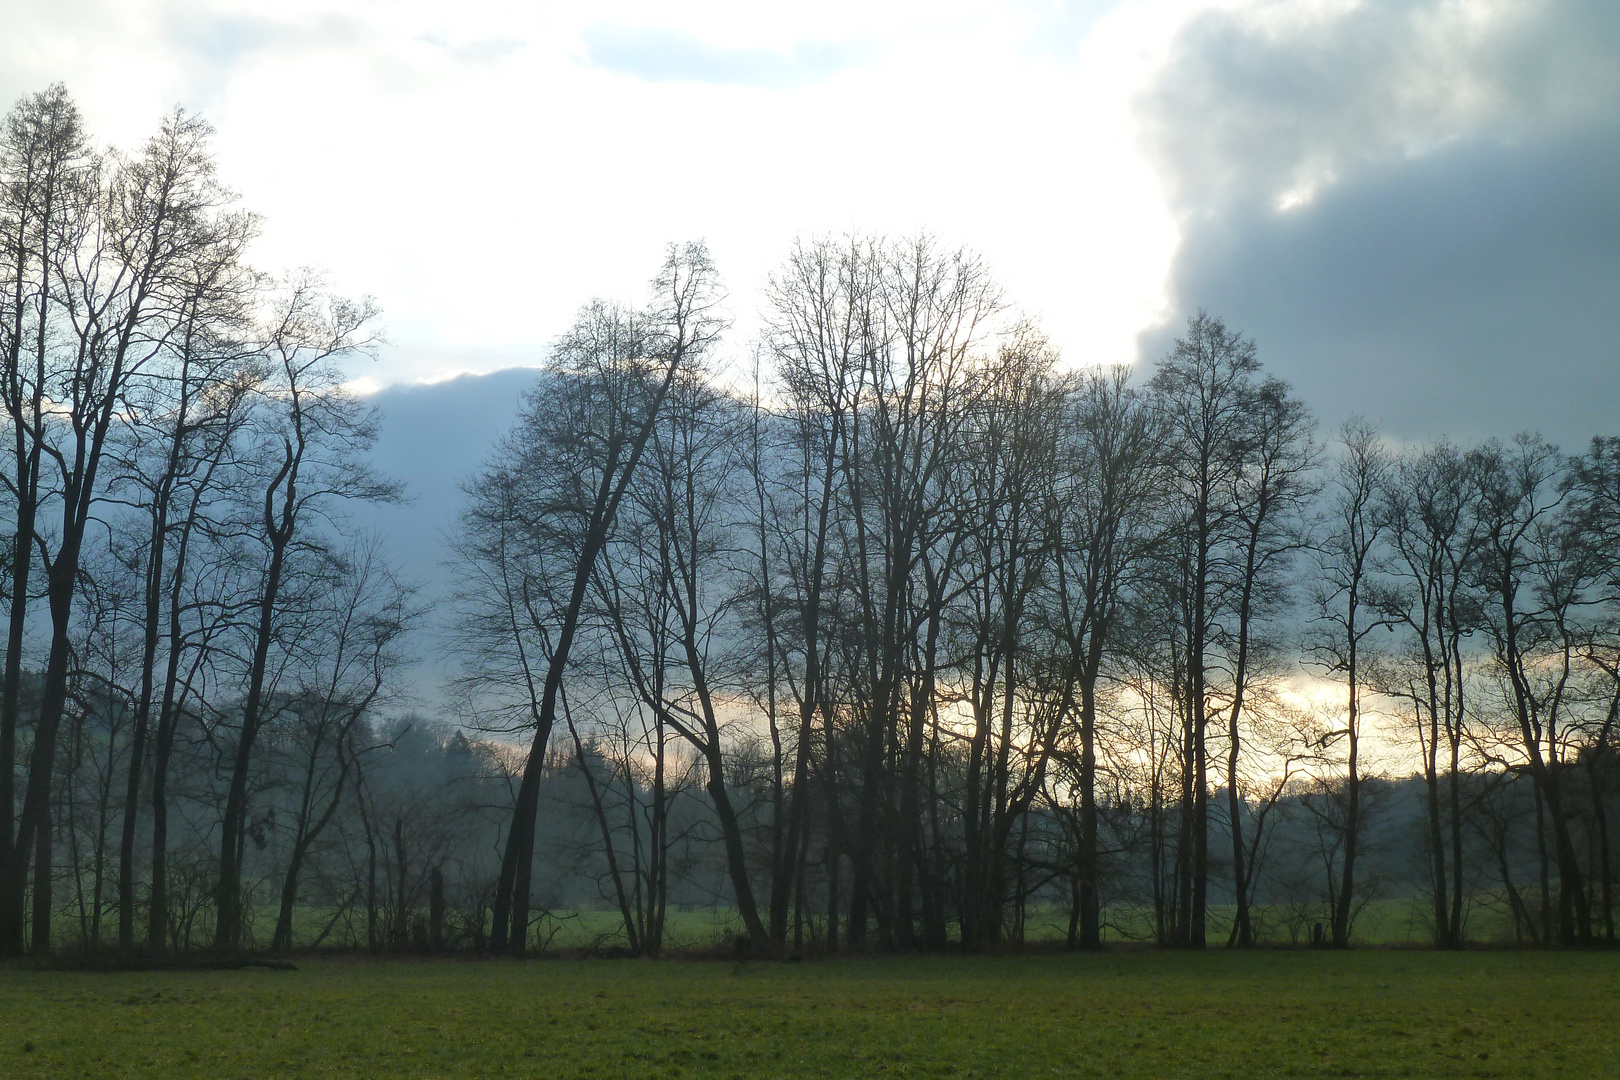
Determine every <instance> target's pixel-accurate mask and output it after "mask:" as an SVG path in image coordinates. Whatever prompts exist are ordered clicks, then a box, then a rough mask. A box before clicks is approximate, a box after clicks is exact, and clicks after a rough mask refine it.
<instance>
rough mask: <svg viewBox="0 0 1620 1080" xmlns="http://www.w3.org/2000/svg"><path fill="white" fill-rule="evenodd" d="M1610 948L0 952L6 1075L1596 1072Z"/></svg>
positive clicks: (1610, 975) (1616, 982)
mask: <svg viewBox="0 0 1620 1080" xmlns="http://www.w3.org/2000/svg"><path fill="white" fill-rule="evenodd" d="M1614 1075H1620V954H1616V953H1612V952H1610V953H1601V952H1581V953H1575V952H1560V953H1540V952H1512V951H1480V952H1463V953H1435V952H1428V951H1415V950H1396V949H1367V950H1354V951H1350V952H1344V953H1335V952H1331V951H1315V950H1258V951H1252V952H1245V953H1231V952H1226V951H1211V952H1209V953H1206V954H1201V955H1181V954H1174V953H1167V952H1157V951H1134V950H1120V951H1110V952H1104V953H1100V954H1095V955H1072V954H1047V955H1024V956H1005V957H929V958H897V959H883V960H831V961H819V962H806V963H765V962H745V963H736V962H732V961H717V960H703V961H699V960H672V961H661V962H650V961H637V960H621V961H607V960H594V961H580V960H535V961H529V962H524V963H519V962H514V961H509V960H482V961H469V960H414V961H413V960H391V961H372V960H342V959H331V958H326V959H305V960H300V961H299V970H296V971H273V970H262V969H254V968H248V969H243V970H234V971H174V972H123V973H91V972H69V971H46V970H39V969H34V968H28V967H19V966H13V967H6V968H0V1076H3V1077H6V1078H8V1080H35V1078H38V1080H47V1078H49V1080H61V1078H70V1077H154V1078H157V1077H177V1078H184V1077H227V1078H233V1077H245V1078H260V1077H312V1078H313V1077H357V1078H358V1077H367V1078H391V1077H412V1078H424V1080H425V1078H450V1077H467V1078H473V1077H535V1078H547V1080H550V1078H562V1077H590V1078H593V1080H594V1078H608V1077H636V1078H646V1077H724V1078H733V1077H735V1078H747V1080H763V1078H770V1077H801V1076H809V1077H820V1076H832V1077H862V1076H931V1077H932V1076H944V1077H976V1076H977V1077H1035V1076H1041V1077H1052V1076H1064V1077H1178V1076H1187V1077H1194V1076H1196V1077H1244V1078H1248V1077H1294V1076H1299V1077H1307V1076H1310V1077H1314V1076H1367V1077H1394V1076H1416V1077H1439V1076H1500V1077H1597V1076H1614Z"/></svg>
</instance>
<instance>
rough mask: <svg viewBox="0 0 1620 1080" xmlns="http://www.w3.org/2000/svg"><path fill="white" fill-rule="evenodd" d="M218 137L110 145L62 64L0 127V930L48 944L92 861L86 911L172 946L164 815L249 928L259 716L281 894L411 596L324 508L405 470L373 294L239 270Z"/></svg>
mask: <svg viewBox="0 0 1620 1080" xmlns="http://www.w3.org/2000/svg"><path fill="white" fill-rule="evenodd" d="M209 135H210V130H209V128H208V126H207V124H206V123H204V122H203V121H202V120H200V119H199V118H197V117H195V116H191V115H188V114H186V113H184V112H179V111H177V112H175V113H174V114H172V115H170V116H168V117H167V118H165V119H164V121H163V123H162V124H161V126H160V128H159V130H158V132H157V134H156V135H154V136H153V137H152V138H151V139H149V140H148V141H147V142H146V143H145V144H144V145H143V146H142V147H141V148H140V150H139V151H138V152H135V153H129V154H125V153H119V152H116V151H110V150H108V151H101V150H97V149H95V148H94V147H93V146H92V145H91V143H90V140H89V137H88V136H87V134H86V133H85V131H84V128H83V124H82V121H81V119H80V116H79V113H78V111H77V109H76V108H75V106H74V105H73V102H72V101H71V100H70V99H69V97H68V95H67V93H66V92H65V91H64V90H63V88H62V87H61V86H59V85H58V86H54V87H52V88H50V89H49V90H46V91H44V92H43V93H39V94H35V95H33V96H31V97H27V98H24V99H23V100H22V101H21V102H19V103H18V105H17V106H16V107H15V108H14V109H12V111H11V112H10V113H8V114H7V115H6V117H5V119H4V122H3V124H0V283H3V291H4V296H3V298H0V362H3V377H0V401H3V407H4V426H5V432H6V440H5V441H6V455H5V456H6V465H5V468H4V470H3V483H4V486H5V491H6V496H7V497H6V500H5V503H4V507H3V513H4V520H5V525H6V529H5V540H6V544H5V560H4V561H5V567H6V572H5V575H4V585H3V589H0V594H3V600H4V605H5V610H6V620H7V628H8V633H7V642H6V653H5V661H4V671H3V674H0V954H15V953H17V952H19V951H20V950H21V949H22V948H23V947H24V944H25V941H28V942H31V944H32V946H33V947H34V948H35V949H46V948H49V947H50V945H51V943H52V939H53V932H54V928H55V926H56V922H57V920H56V915H57V911H58V909H57V906H56V899H57V895H56V893H57V890H58V889H59V888H60V887H61V886H62V885H63V884H64V883H65V884H67V886H68V888H69V890H70V892H71V893H72V894H73V895H76V896H78V897H79V898H80V900H81V904H80V909H81V913H83V911H84V910H85V908H84V904H83V903H82V899H83V888H84V883H83V881H82V880H81V878H82V876H83V875H84V874H85V872H86V871H87V869H91V870H92V875H93V878H94V885H93V888H92V892H93V894H94V903H92V904H91V905H90V921H91V922H92V923H93V924H94V926H95V934H94V935H93V936H95V937H99V935H100V917H101V912H102V910H103V908H104V907H110V909H111V911H112V912H114V913H116V919H117V929H116V940H117V941H118V943H119V944H120V945H122V946H124V947H126V948H127V947H131V946H133V945H134V944H135V942H136V941H137V939H138V938H139V937H142V936H144V937H145V939H146V941H147V943H148V945H149V946H150V947H152V948H154V949H162V948H163V947H164V945H165V943H166V942H167V941H168V940H170V937H171V934H170V929H171V925H172V924H173V922H174V920H175V918H176V914H177V913H176V902H177V901H176V899H175V898H174V896H173V895H172V891H171V890H173V889H174V887H175V883H176V880H177V873H176V872H177V870H178V869H179V868H176V867H173V866H171V865H170V862H169V857H170V854H171V852H172V851H173V850H174V849H175V847H176V845H177V841H178V842H182V843H184V844H196V843H210V844H211V845H212V847H213V850H214V854H215V857H214V859H213V861H212V867H211V872H210V873H209V875H208V879H209V881H210V882H211V889H210V892H211V896H210V906H211V908H212V909H213V911H214V912H215V915H216V917H215V918H214V919H213V924H214V927H215V934H214V939H213V944H214V945H215V946H216V947H219V948H222V949H232V948H235V947H237V946H238V945H240V944H241V942H242V936H241V935H242V932H243V927H244V926H245V923H246V917H247V913H246V911H245V909H244V901H243V893H242V875H243V865H244V857H245V849H246V847H247V845H248V843H249V841H250V840H251V839H254V838H256V837H257V836H258V834H259V831H260V830H261V829H262V828H263V825H264V823H263V821H262V819H260V818H258V817H256V814H257V813H258V811H259V809H260V807H261V805H262V803H261V800H260V799H259V798H258V796H259V792H258V791H256V790H255V788H256V785H257V784H258V783H260V781H261V780H262V777H263V770H262V768H261V767H260V766H261V758H262V756H263V755H264V752H265V749H266V747H265V743H266V741H267V739H268V738H269V737H270V736H271V735H272V734H273V735H274V736H275V738H276V740H277V741H279V742H286V741H288V740H292V741H294V742H297V743H299V744H300V746H299V752H303V751H305V750H307V752H308V765H307V769H306V770H305V772H304V773H303V779H304V790H303V798H302V801H301V803H300V805H299V810H298V814H297V816H296V823H295V824H293V825H292V826H291V827H292V828H293V829H294V830H295V831H296V833H297V841H296V842H295V843H294V845H293V851H292V855H291V858H290V861H289V862H288V864H287V866H286V868H285V879H286V886H285V893H286V895H288V896H289V897H291V896H296V892H297V887H298V886H297V882H298V877H299V873H300V869H301V866H302V862H303V859H304V856H305V855H306V853H307V851H308V848H309V845H310V844H311V843H313V841H314V840H315V839H316V838H317V837H318V835H319V834H320V832H321V831H322V829H323V828H324V827H325V826H326V824H327V823H328V821H329V820H330V818H331V816H332V814H333V803H334V801H335V800H336V798H337V793H338V792H339V791H340V790H341V791H346V790H347V789H346V785H345V784H344V780H345V777H346V776H347V775H348V774H349V773H351V772H353V770H354V768H355V760H356V757H357V756H358V755H359V754H361V753H362V752H363V747H362V746H361V745H360V744H359V743H357V742H356V741H355V733H356V732H358V731H359V730H360V729H361V728H362V727H363V725H362V720H363V719H364V718H366V717H367V716H368V714H369V713H370V711H371V710H372V709H374V707H375V706H376V704H377V703H378V702H379V701H380V700H381V698H382V695H383V693H384V689H385V676H386V675H387V674H388V672H389V671H390V669H391V668H393V667H394V666H396V665H397V663H398V661H399V659H400V655H401V654H400V651H399V650H400V641H401V635H402V633H403V631H404V630H405V628H406V626H407V625H408V624H409V622H410V620H411V618H412V614H413V613H412V609H411V602H410V600H409V593H408V591H407V590H405V589H404V588H402V587H401V586H400V585H399V584H398V583H397V582H396V581H394V580H393V577H392V575H391V574H390V572H389V571H388V569H387V568H386V566H385V565H384V563H383V562H382V560H381V559H380V557H379V555H378V553H377V551H376V550H375V548H374V547H369V546H367V545H365V544H363V543H361V544H357V543H354V542H352V541H346V540H345V539H344V538H343V536H342V534H341V532H340V531H339V529H338V528H336V526H337V524H338V523H339V518H338V517H337V516H336V515H337V513H338V512H339V507H340V505H341V504H342V503H343V502H345V501H347V500H353V499H388V498H393V497H395V494H396V488H395V487H394V486H393V485H391V484H389V483H387V482H384V481H382V480H380V479H379V478H377V477H376V476H374V475H373V474H372V473H371V472H370V471H369V469H368V467H367V466H366V465H365V459H364V451H365V449H366V448H367V447H368V446H369V444H370V441H371V439H372V438H373V436H374V432H375V420H374V418H373V417H372V416H371V415H370V413H369V411H368V410H367V409H366V408H364V407H363V405H362V404H361V403H360V402H358V401H357V400H355V399H354V398H353V397H352V396H350V395H348V394H346V393H345V392H344V391H343V389H342V387H341V380H342V378H343V376H342V373H341V371H340V366H339V365H340V361H342V360H343V359H344V358H345V357H347V356H349V355H350V354H353V353H357V352H363V351H365V349H366V348H367V346H368V344H369V342H370V341H371V337H372V330H371V324H372V322H373V319H374V312H373V311H372V309H371V307H370V305H369V304H365V303H359V304H356V303H349V302H345V301H342V300H340V299H337V298H334V297H332V296H330V295H328V294H327V293H326V292H325V291H324V290H323V289H322V288H321V287H320V284H319V282H318V280H317V279H315V278H314V277H313V276H312V275H309V274H303V275H300V276H296V277H294V278H292V279H289V280H284V281H273V280H270V279H268V278H266V277H265V276H264V275H262V274H259V273H257V272H255V271H254V270H252V269H251V268H250V267H249V266H248V264H247V263H246V262H245V260H244V255H245V249H246V246H247V244H248V242H249V241H250V240H251V238H252V237H253V234H254V232H255V229H256V222H255V220H254V218H253V217H252V215H250V214H248V213H245V212H243V211H241V210H239V209H237V208H236V206H235V201H234V197H233V196H232V195H231V194H230V193H229V192H228V191H226V190H224V189H223V188H222V187H221V186H220V184H219V182H218V180H217V179H216V176H215V169H214V162H213V159H212V157H211V155H210V152H209V149H208V145H207V141H208V137H209ZM284 752H291V751H290V750H285V751H284ZM333 755H335V757H333ZM334 773H335V775H333V774H334ZM177 783H183V784H184V785H185V786H184V787H183V788H182V789H181V790H179V791H176V790H175V785H176V784H177ZM87 786H88V788H89V792H87V791H86V787H87ZM90 793H93V795H94V797H93V798H86V795H87V794H90ZM177 808H179V809H180V810H181V812H182V817H183V819H184V820H183V822H182V823H180V825H181V827H180V829H178V830H177V829H176V824H177V823H176V822H175V820H174V814H173V812H174V811H175V810H176V809H177ZM86 813H89V814H90V815H91V817H92V818H93V823H92V824H91V825H90V826H89V827H88V829H87V827H86V821H85V820H84V817H83V815H84V814H86ZM177 831H178V832H180V833H182V834H183V835H182V836H178V837H177V836H176V835H175V834H176V832H177ZM143 833H144V835H143ZM63 843H66V845H67V846H68V848H69V851H68V852H67V853H66V854H67V857H66V859H64V853H63V852H61V851H60V849H59V845H60V844H63ZM108 864H111V868H110V869H109V866H108ZM92 868H93V869H92ZM104 881H107V882H110V884H108V885H106V886H105V887H104ZM104 891H105V892H106V893H109V894H110V895H106V896H104V895H103V892H104ZM141 913H144V915H145V916H146V927H145V928H144V934H143V933H142V931H141V929H140V928H138V927H137V924H136V919H137V915H138V914H141ZM286 918H287V913H286V912H285V911H284V912H283V913H282V919H283V921H285V920H286ZM109 936H110V934H109Z"/></svg>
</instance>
